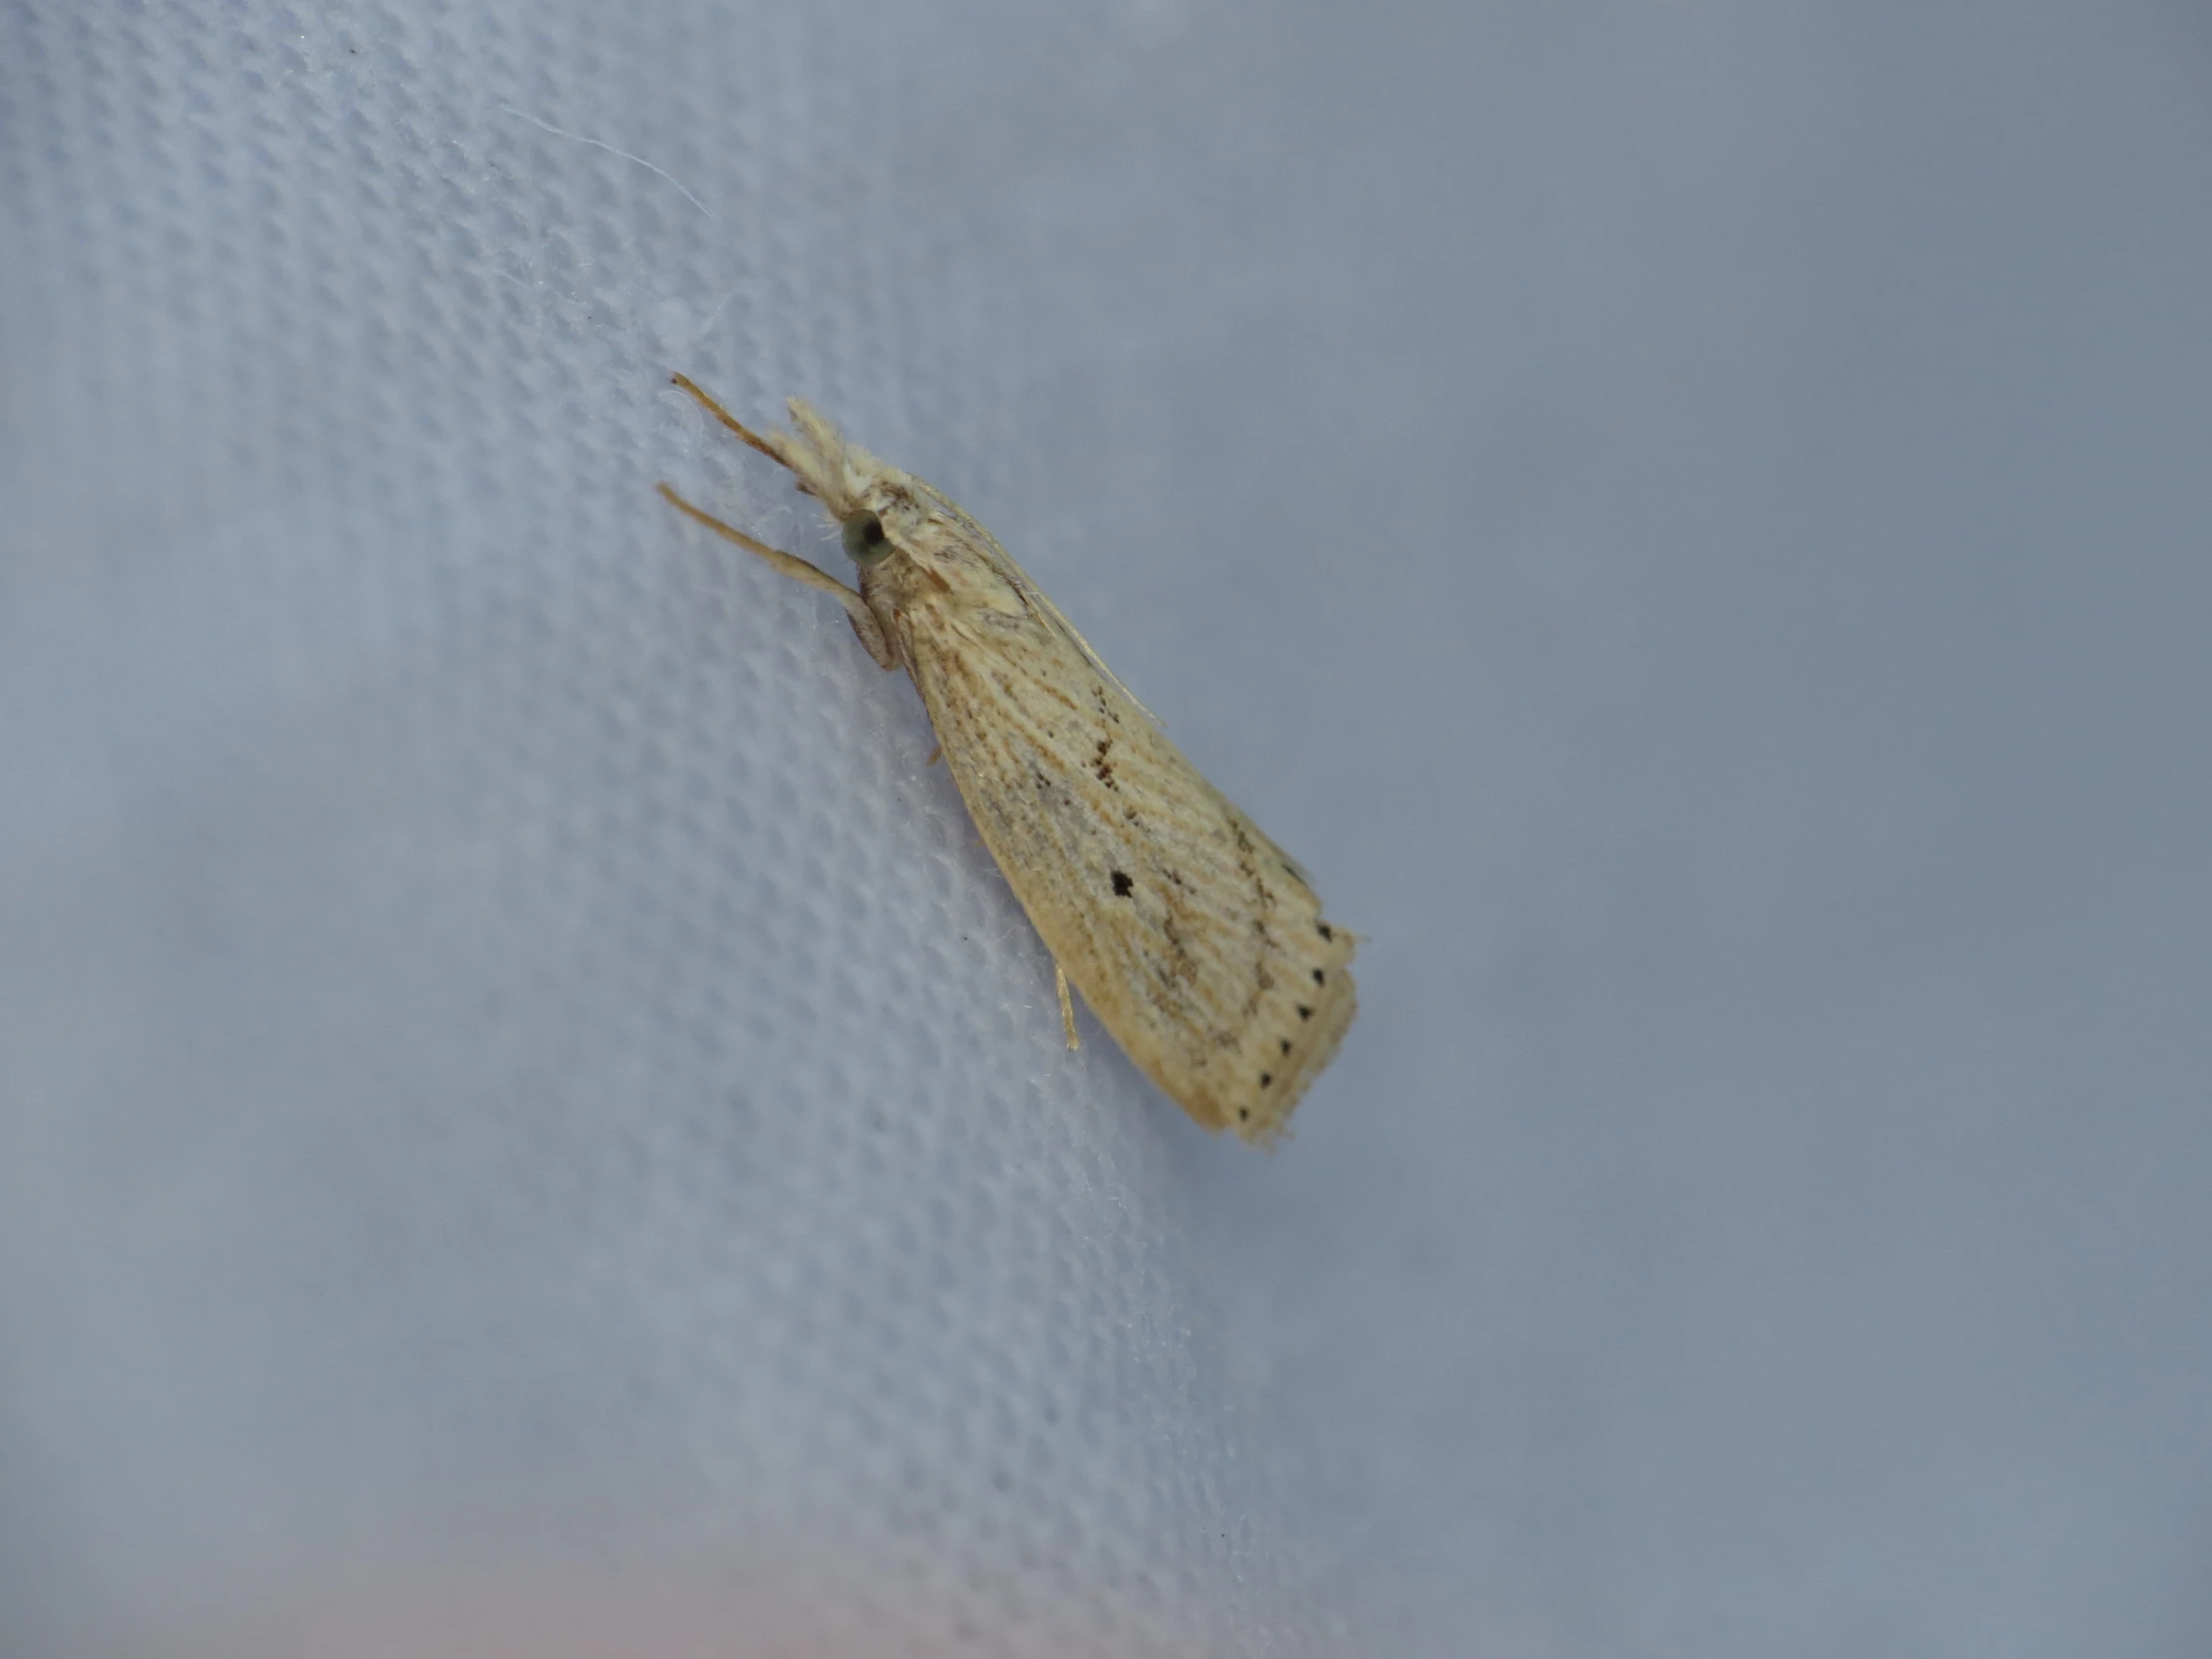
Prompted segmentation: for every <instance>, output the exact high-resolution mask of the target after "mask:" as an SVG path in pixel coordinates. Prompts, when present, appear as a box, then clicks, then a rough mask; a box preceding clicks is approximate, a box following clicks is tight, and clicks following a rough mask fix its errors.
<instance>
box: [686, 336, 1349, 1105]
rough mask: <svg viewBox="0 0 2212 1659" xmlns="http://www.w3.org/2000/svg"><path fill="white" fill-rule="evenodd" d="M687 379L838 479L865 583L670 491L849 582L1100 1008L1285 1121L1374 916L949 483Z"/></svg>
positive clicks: (867, 622)
mask: <svg viewBox="0 0 2212 1659" xmlns="http://www.w3.org/2000/svg"><path fill="white" fill-rule="evenodd" d="M677 383H678V384H680V385H682V386H683V387H684V389H685V390H687V391H689V392H690V393H691V394H692V395H693V396H694V397H696V398H698V399H699V401H700V402H701V403H702V404H704V405H705V406H706V407H707V409H708V410H709V412H711V413H712V414H714V415H715V416H716V417H717V418H718V419H719V420H721V421H722V422H723V424H725V425H726V426H728V427H729V428H730V429H731V430H732V431H733V432H735V433H736V434H737V435H738V436H739V437H741V438H743V439H744V440H745V441H746V442H747V443H750V444H751V445H753V447H755V448H757V449H759V450H761V451H762V452H763V453H765V454H768V455H771V456H773V457H774V458H775V459H777V460H779V461H781V462H782V463H783V464H784V465H786V466H787V467H790V468H791V470H792V471H793V472H794V473H795V474H797V476H798V478H799V480H800V487H801V488H803V489H805V490H806V491H807V492H808V493H809V494H812V495H815V496H817V497H819V498H820V499H821V501H822V503H823V505H824V507H825V508H826V509H828V510H829V512H830V516H831V517H832V518H834V519H836V520H838V522H839V523H840V524H841V525H842V526H843V527H844V530H845V546H846V550H847V551H848V552H849V553H850V554H851V555H852V558H853V560H854V562H855V564H856V565H857V566H858V568H859V590H858V592H857V593H854V592H853V591H852V590H851V589H848V588H846V587H845V586H844V585H843V584H842V583H839V582H836V581H834V580H833V579H831V578H830V577H828V576H826V575H824V574H823V573H822V572H820V571H817V570H815V569H814V567H812V566H811V565H807V564H806V563H805V562H804V561H802V560H797V559H793V558H792V557H791V555H789V554H783V553H779V552H777V551H776V550H775V549H773V548H769V547H766V546H764V545H763V544H761V543H759V542H756V541H754V540H753V538H751V537H750V536H747V535H745V534H744V533H743V532H742V531H737V530H733V529H732V528H731V527H730V526H728V525H725V524H723V523H721V522H720V521H719V520H716V519H714V518H712V517H710V516H709V515H707V514H705V513H703V512H701V511H700V510H699V509H697V508H695V507H693V506H691V505H690V504H689V503H688V502H685V501H684V500H683V499H682V498H681V497H679V496H677V495H676V494H675V492H674V491H673V490H670V489H668V486H666V485H665V484H664V485H663V486H662V489H663V491H664V493H666V494H667V495H668V496H669V498H670V499H671V500H672V501H674V502H675V503H676V505H677V506H679V507H681V508H682V509H683V510H684V511H685V512H687V513H689V514H691V515H692V516H693V517H694V518H697V519H700V520H702V521H703V522H705V523H706V524H708V525H709V526H710V527H712V528H714V529H715V530H717V531H718V532H719V533H721V534H723V535H725V536H727V537H729V538H730V539H731V540H733V541H736V542H737V543H739V545H741V546H744V547H746V548H748V549H749V550H751V551H753V552H755V553H758V554H760V555H761V556H762V557H764V558H766V559H768V560H769V562H770V563H772V564H774V565H775V566H776V567H777V568H778V569H779V570H782V571H784V573H785V574H787V575H791V576H794V577H795V578H797V579H798V580H801V581H807V582H809V583H810V585H814V586H827V587H830V588H831V589H833V590H835V591H836V593H837V594H838V595H839V597H840V599H841V601H842V602H843V603H844V604H845V608H846V610H847V612H848V613H851V614H852V620H853V628H854V630H855V632H857V633H859V635H860V637H861V640H862V642H863V643H864V644H866V645H867V646H868V648H869V651H870V653H871V655H873V656H874V657H875V658H876V660H877V661H878V662H881V663H883V664H884V666H885V667H890V666H893V664H898V665H902V666H904V667H905V669H906V670H907V672H908V673H909V674H910V675H911V677H912V679H913V682H914V686H915V689H916V690H917V691H918V692H919V693H920V694H921V699H922V704H923V706H924V707H925V708H926V709H927V710H928V713H929V719H930V723H931V725H932V726H934V727H935V729H936V734H937V741H938V744H939V747H940V748H941V749H942V751H943V754H944V759H945V763H946V766H947V768H948V769H949V770H950V772H951V774H952V778H953V781H954V783H955V784H956V785H957V786H958V788H959V791H960V796H961V799H962V800H963V801H964V802H965V803H966V804H967V808H968V812H969V814H970V815H971V816H972V817H973V818H974V820H975V824H976V828H977V829H978V830H980V831H981V832H982V836H983V840H984V844H985V845H987V846H988V847H989V848H990V850H991V855H992V856H993V857H994V858H996V859H997V860H998V866H999V868H1000V869H1001V870H1002V871H1003V872H1004V873H1005V876H1006V880H1007V883H1008V885H1010V886H1011V887H1012V888H1013V890H1014V895H1015V896H1016V897H1017V898H1018V899H1020V901H1021V905H1022V908H1023V909H1024V910H1025V911H1026V912H1027V913H1028V915H1029V919H1030V921H1031V923H1032V924H1033V925H1034V926H1035V927H1036V929H1037V932H1038V935H1039V936H1040V937H1041V938H1042V939H1043V940H1044V942H1045V946H1046V948H1047V949H1049V950H1050V951H1051V952H1052V955H1053V957H1054V959H1055V960H1056V961H1057V962H1058V964H1059V966H1060V968H1061V969H1062V970H1063V971H1064V972H1065V973H1066V975H1067V977H1068V978H1069V979H1070V980H1072V981H1073V982H1074V984H1075V986H1076V988H1077V989H1078V990H1080V991H1081V992H1082V993H1083V997H1084V1000H1085V1001H1087V1002H1088V1003H1089V1004H1090V1005H1091V1011H1092V1012H1093V1013H1094V1014H1096V1015H1097V1016H1098V1020H1099V1023H1100V1024H1101V1025H1103V1026H1105V1027H1106V1029H1107V1030H1108V1031H1110V1032H1111V1033H1113V1036H1114V1038H1115V1040H1116V1041H1118V1042H1119V1043H1120V1044H1121V1046H1122V1048H1123V1049H1124V1050H1125V1051H1126V1052H1127V1053H1128V1055H1129V1057H1130V1058H1131V1059H1132V1060H1133V1061H1135V1062H1136V1064H1137V1066H1138V1067H1139V1068H1140V1069H1141V1070H1142V1071H1143V1072H1144V1073H1145V1074H1146V1075H1147V1076H1148V1077H1150V1078H1151V1079H1152V1080H1153V1081H1154V1082H1155V1083H1157V1084H1158V1085H1159V1086H1160V1088H1161V1089H1162V1090H1163V1091H1164V1092H1165V1093H1166V1094H1168V1095H1169V1096H1170V1097H1171V1098H1173V1099H1174V1100H1175V1101H1176V1102H1177V1103H1178V1104H1179V1105H1181V1106H1182V1107H1183V1108H1184V1109H1185V1110H1186V1111H1187V1112H1189V1113H1190V1115H1191V1116H1192V1117H1193V1118H1194V1119H1195V1120H1197V1122H1199V1123H1200V1124H1201V1125H1203V1126H1204V1127H1206V1128H1207V1129H1210V1130H1221V1129H1230V1130H1234V1131H1235V1132H1236V1133H1237V1134H1239V1135H1240V1136H1242V1137H1243V1138H1245V1139H1246V1140H1249V1141H1257V1142H1265V1141H1268V1140H1272V1139H1273V1138H1274V1137H1275V1136H1276V1135H1278V1134H1280V1133H1281V1132H1282V1130H1283V1128H1284V1125H1285V1123H1286V1122H1287V1120H1288V1118H1289V1116H1290V1112H1291V1108H1292V1107H1293V1106H1295V1105H1296V1104H1297V1102H1298V1099H1299V1096H1300V1095H1302V1094H1303V1093H1304V1092H1305V1091H1306V1088H1307V1086H1308V1085H1309V1084H1310V1083H1311V1082H1312V1081H1313V1080H1314V1078H1315V1077H1316V1076H1317V1075H1318V1074H1319V1073H1320V1072H1321V1070H1322V1068H1323V1067H1325V1066H1326V1065H1328V1063H1329V1061H1330V1059H1331V1058H1332V1056H1334V1055H1335V1053H1336V1051H1337V1045H1338V1043H1339V1042H1340V1041H1341V1040H1342V1039H1343V1037H1344V1033H1345V1029H1346V1027H1347V1026H1349V1025H1350V1024H1351V1023H1352V1018H1353V1015H1354V1013H1355V1012H1356V1010H1357V1007H1358V1000H1357V993H1356V991H1355V989H1354V986H1353V981H1352V974H1351V971H1350V967H1349V964H1350V963H1351V960H1352V955H1353V948H1354V940H1353V936H1352V934H1351V933H1350V932H1349V931H1347V930H1346V929H1345V928H1342V927H1339V926H1336V925H1335V924H1333V923H1331V922H1329V921H1328V920H1326V919H1325V918H1324V917H1323V915H1322V913H1321V902H1320V900H1319V899H1318V898H1317V897H1316V896H1315V894H1314V891H1313V888H1312V887H1311V886H1309V885H1308V884H1307V881H1306V877H1305V873H1304V872H1303V871H1302V870H1301V869H1300V868H1299V867H1298V865H1297V864H1296V863H1295V862H1294V861H1293V860H1292V859H1291V858H1289V857H1288V856H1287V855H1286V854H1285V853H1284V852H1283V851H1282V849H1281V848H1279V847H1278V846H1277V845H1276V844H1275V843H1274V841H1272V840H1270V839H1269V838H1268V837H1267V836H1266V835H1265V834H1263V833H1261V831H1260V830H1259V828H1258V827H1257V826H1255V825H1254V824H1253V823H1252V821H1251V820H1250V819H1248V818H1246V817H1245V816H1244V814H1242V813H1241V812H1239V811H1238V810H1237V809H1236V808H1235V807H1234V806H1232V805H1231V804H1230V803H1229V801H1228V800H1227V799H1226V798H1225V797H1223V795H1222V794H1221V792H1220V791H1218V790H1216V789H1215V788H1214V787H1213V786H1212V785H1211V784H1209V783H1207V782H1206V780H1205V779H1204V778H1203V777H1202V776H1200V774H1199V772H1198V770H1197V769H1196V768H1195V767H1193V766H1192V765H1191V764H1190V762H1189V761H1187V760H1185V759H1184V758H1183V755H1182V753H1181V752H1180V751H1179V750H1177V749H1176V747H1175V746H1174V745H1173V744H1172V743H1170V742H1169V741H1168V739H1167V737H1166V735H1165V734H1164V733H1162V732H1161V730H1160V729H1159V727H1158V725H1157V724H1156V723H1155V722H1154V721H1153V719H1152V717H1151V716H1150V714H1148V713H1147V712H1146V711H1145V709H1144V708H1143V707H1142V705H1140V704H1139V703H1138V702H1137V701H1136V699H1135V698H1134V697H1133V696H1131V695H1130V693H1129V692H1128V690H1127V689H1126V688H1125V687H1123V686H1122V684H1121V682H1120V681H1119V680H1117V679H1116V678H1115V677H1114V676H1113V674H1112V673H1111V672H1109V671H1108V670H1107V668H1106V666H1105V665H1104V664H1103V663H1102V662H1100V661H1099V660H1098V657H1097V655H1096V653H1094V652H1093V651H1092V650H1091V649H1090V647H1089V645H1088V644H1087V643H1086V642H1085V641H1084V640H1083V638H1082V636H1080V635H1079V634H1077V633H1076V632H1075V630H1074V628H1073V627H1072V626H1070V625H1069V623H1068V622H1067V619H1066V618H1064V617H1063V616H1061V615H1060V613H1059V611H1058V610H1057V609H1056V608H1055V607H1054V606H1053V604H1052V603H1051V601H1050V600H1048V599H1046V598H1045V596H1044V595H1043V593H1041V592H1040V591H1039V590H1038V589H1037V588H1036V586H1035V585H1034V584H1033V583H1032V582H1031V581H1030V580H1029V578H1028V576H1027V575H1026V574H1025V573H1024V572H1023V571H1022V569H1021V567H1020V566H1019V565H1017V564H1016V563H1015V562H1014V561H1013V559H1012V558H1011V557H1009V556H1008V554H1007V553H1006V551H1005V549H1004V548H1002V547H1000V546H999V545H998V543H997V542H996V541H994V540H993V539H992V538H991V536H990V534H989V533H988V532H987V531H985V530H984V529H983V528H982V526H981V525H979V524H977V523H976V522H975V521H974V520H973V519H971V518H969V517H968V516H967V514H966V513H964V512H962V511H961V510H960V508H958V507H957V506H955V505H954V504H953V503H952V502H951V501H950V500H948V499H947V498H946V497H944V496H942V495H940V494H938V492H937V491H935V490H934V489H931V488H930V487H929V486H928V485H927V484H924V483H922V482H921V481H920V480H919V479H917V478H911V477H909V476H907V475H906V474H905V473H903V472H900V471H899V470H898V469H897V468H895V467H890V466H886V465H884V464H883V463H882V462H880V461H878V460H876V459H875V457H873V456H872V455H869V454H868V453H867V452H866V451H865V450H862V449H859V448H856V447H854V446H852V445H848V444H846V443H845V442H844V440H843V439H842V438H841V437H840V436H839V435H838V433H837V430H836V428H835V427H834V426H832V425H830V422H829V421H828V420H826V419H824V418H823V417H822V416H821V415H820V414H818V413H816V412H815V411H814V410H813V409H812V408H810V407H808V406H807V405H806V404H804V403H801V402H799V401H798V400H797V399H794V400H793V402H792V415H793V419H794V422H795V424H796V425H797V427H798V430H797V431H796V432H794V433H776V434H771V435H767V436H761V435H757V434H755V433H753V432H752V431H750V430H749V429H747V428H746V427H744V426H743V425H741V424H739V422H738V421H737V420H735V419H734V418H732V417H731V416H730V415H729V414H727V413H726V412H725V411H724V410H723V409H722V408H721V407H720V406H719V405H718V404H716V403H715V402H714V400H713V399H712V398H710V397H708V396H707V394H706V393H705V392H703V391H701V390H700V389H699V388H698V387H697V386H695V385H693V384H692V382H690V381H689V380H687V379H685V378H684V377H683V376H681V375H679V376H677ZM793 565H797V566H799V567H800V569H799V570H793V569H791V568H790V567H791V566H793ZM871 634H872V635H873V636H874V638H870V636H871ZM878 642H880V648H878Z"/></svg>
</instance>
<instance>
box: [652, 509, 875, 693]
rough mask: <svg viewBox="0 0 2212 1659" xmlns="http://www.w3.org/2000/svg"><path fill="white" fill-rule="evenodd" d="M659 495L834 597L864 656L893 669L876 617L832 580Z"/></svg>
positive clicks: (731, 527)
mask: <svg viewBox="0 0 2212 1659" xmlns="http://www.w3.org/2000/svg"><path fill="white" fill-rule="evenodd" d="M660 488H661V493H662V494H663V495H665V496H666V497H668V504H669V505H670V506H672V507H674V508H675V509H676V510H677V511H678V512H680V513H682V514H684V515H685V516H686V517H688V518H695V519H697V520H698V521H699V522H700V523H702V524H704V525H705V526H706V527H707V528H708V529H710V530H712V531H713V532H714V533H715V534H716V535H718V536H721V537H722V538H723V539H724V540H726V541H734V542H736V543H737V544H738V545H739V546H740V547H742V548H744V549H745V550H746V551H747V552H748V553H755V554H758V555H759V556H760V557H762V558H764V559H766V560H767V561H768V562H769V563H770V564H771V565H773V566H774V567H775V568H776V569H777V570H778V571H780V572H782V573H783V574H784V575H786V576H789V577H790V578H791V579H792V580H793V581H795V582H804V583H806V584H807V586H809V587H810V588H820V589H821V590H822V591H823V592H824V593H833V594H835V595H836V596H837V603H838V604H840V605H842V606H843V607H844V614H845V616H846V617H847V618H848V619H850V621H851V623H852V631H853V633H855V634H857V635H859V636H860V643H861V644H862V645H864V646H866V647H867V654H868V655H869V656H870V657H873V658H874V659H875V660H876V662H878V663H879V664H881V665H882V666H883V667H884V668H886V669H890V668H896V667H897V666H898V658H897V657H896V656H894V655H893V654H892V652H891V648H890V642H889V641H887V640H886V639H884V638H883V629H882V625H881V624H880V623H878V622H877V621H876V620H875V613H874V612H873V611H871V610H869V609H868V608H867V602H866V601H865V600H863V599H862V598H861V597H860V596H859V595H858V594H856V593H854V592H853V591H852V590H851V589H850V588H848V587H846V586H845V585H844V584H843V583H842V582H840V581H838V580H837V579H836V578H835V577H834V576H831V575H829V574H828V573H826V572H824V571H820V570H817V569H816V568H815V567H814V566H813V565H811V564H809V563H808V562H807V561H806V560H805V559H801V558H797V557H795V556H793V555H792V554H790V553H786V552H784V551H783V550H782V549H781V548H775V547H771V546H769V544H768V543H767V542H765V541H756V540H754V539H753V538H752V537H751V536H749V535H747V534H746V533H745V532H744V531H743V530H740V529H738V528H736V527H735V526H734V525H729V524H725V523H723V522H722V520H721V519H719V518H717V517H715V515H714V514H713V513H710V512H706V511H703V510H702V509H700V508H698V507H695V506H693V505H692V504H691V503H690V502H689V501H686V500H685V499H684V498H683V497H682V496H680V495H678V494H677V493H676V492H675V491H674V490H672V489H670V488H669V487H668V485H666V484H663V485H661V487H660Z"/></svg>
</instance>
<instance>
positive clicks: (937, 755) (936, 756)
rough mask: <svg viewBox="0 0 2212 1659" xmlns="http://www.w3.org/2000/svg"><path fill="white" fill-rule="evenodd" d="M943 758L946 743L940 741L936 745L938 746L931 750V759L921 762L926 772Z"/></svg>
mask: <svg viewBox="0 0 2212 1659" xmlns="http://www.w3.org/2000/svg"><path fill="white" fill-rule="evenodd" d="M943 759H944V745H943V744H941V743H940V744H938V745H937V746H936V748H934V749H932V750H930V751H929V759H928V760H926V761H924V762H922V763H921V767H922V770H923V771H924V772H926V771H928V770H929V769H930V768H931V767H933V766H935V765H936V764H937V763H938V762H939V761H941V760H943Z"/></svg>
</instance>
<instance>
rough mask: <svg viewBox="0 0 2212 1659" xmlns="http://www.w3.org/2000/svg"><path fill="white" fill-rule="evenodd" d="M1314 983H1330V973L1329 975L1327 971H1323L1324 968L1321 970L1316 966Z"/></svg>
mask: <svg viewBox="0 0 2212 1659" xmlns="http://www.w3.org/2000/svg"><path fill="white" fill-rule="evenodd" d="M1314 983H1315V984H1317V985H1326V984H1328V983H1329V975H1328V974H1326V973H1324V972H1322V970H1321V969H1320V968H1316V969H1314Z"/></svg>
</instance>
